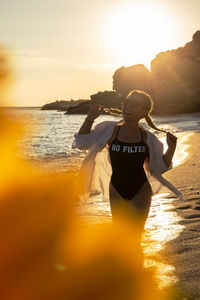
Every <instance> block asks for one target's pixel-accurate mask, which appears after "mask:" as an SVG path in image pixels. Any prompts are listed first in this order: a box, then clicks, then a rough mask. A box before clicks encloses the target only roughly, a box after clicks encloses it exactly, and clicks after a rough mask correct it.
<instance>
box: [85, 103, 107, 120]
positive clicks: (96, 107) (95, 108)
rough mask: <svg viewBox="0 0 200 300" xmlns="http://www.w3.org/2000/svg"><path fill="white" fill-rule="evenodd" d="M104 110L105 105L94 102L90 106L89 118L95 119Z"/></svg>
mask: <svg viewBox="0 0 200 300" xmlns="http://www.w3.org/2000/svg"><path fill="white" fill-rule="evenodd" d="M102 111H103V106H101V105H100V104H97V103H92V104H91V106H90V110H89V112H88V116H87V119H89V120H94V119H96V118H97V117H98V116H100V114H101V112H102Z"/></svg>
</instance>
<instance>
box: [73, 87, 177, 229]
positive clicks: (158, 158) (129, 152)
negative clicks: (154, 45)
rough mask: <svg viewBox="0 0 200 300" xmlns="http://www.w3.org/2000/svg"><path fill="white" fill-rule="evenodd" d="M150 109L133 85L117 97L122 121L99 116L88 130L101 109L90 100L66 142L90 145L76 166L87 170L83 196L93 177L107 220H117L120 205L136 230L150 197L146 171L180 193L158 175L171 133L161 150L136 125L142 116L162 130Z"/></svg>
mask: <svg viewBox="0 0 200 300" xmlns="http://www.w3.org/2000/svg"><path fill="white" fill-rule="evenodd" d="M151 110H152V99H151V97H150V95H148V94H147V93H145V92H143V91H138V90H133V91H132V92H130V93H129V94H128V96H127V97H126V98H125V99H124V100H123V102H122V116H123V120H121V121H119V122H116V121H104V122H101V123H99V124H97V125H96V126H95V128H94V129H93V130H91V127H92V124H93V122H94V120H95V119H96V118H97V117H98V116H99V115H100V114H101V112H102V111H103V107H102V106H101V105H98V104H93V105H92V106H91V108H90V111H89V113H88V116H87V117H86V119H85V121H84V123H83V124H82V126H81V128H80V130H79V132H78V134H77V133H76V134H75V140H74V142H73V145H72V147H73V148H76V147H77V148H79V149H90V152H89V154H88V155H87V157H86V159H85V161H84V163H83V165H82V168H83V169H84V168H86V170H87V171H86V174H87V175H86V176H87V179H88V181H87V183H86V185H87V187H86V193H88V195H89V191H90V189H91V186H92V183H93V181H94V178H95V179H96V177H98V179H99V182H100V187H101V190H102V191H103V194H104V196H105V195H106V188H107V189H108V195H109V200H110V206H111V212H112V219H113V220H117V218H118V216H119V213H120V209H121V210H122V207H126V213H127V216H128V215H130V216H131V218H136V219H138V221H139V223H140V225H141V229H142V230H143V228H144V225H145V222H146V219H147V217H148V213H149V209H150V205H151V197H152V189H151V185H150V183H149V181H148V179H147V175H146V172H148V171H149V172H150V174H151V175H153V176H154V177H155V178H156V179H157V180H158V181H159V182H160V183H162V184H164V185H165V186H167V187H168V188H169V189H170V190H171V191H173V192H174V193H175V194H176V195H178V196H179V197H181V194H180V192H179V191H177V190H176V188H175V187H174V186H173V185H172V184H171V183H170V182H168V181H167V180H166V179H164V178H163V177H162V175H161V174H162V173H164V172H166V171H167V170H169V169H170V168H171V167H172V158H173V155H174V151H175V149H176V141H177V138H176V137H175V136H174V135H173V134H171V133H169V132H168V133H167V137H166V138H167V145H168V149H167V151H166V152H165V153H163V144H162V143H161V142H160V141H159V140H158V138H157V137H156V136H155V135H154V134H152V133H151V132H150V131H148V130H145V129H144V128H143V127H142V126H141V125H140V124H139V121H140V120H141V119H143V118H145V120H146V122H147V124H148V125H149V126H150V127H152V128H153V129H155V130H159V131H164V130H161V129H159V128H157V127H156V126H155V124H154V123H153V121H152V119H151V117H150V115H149V114H150V112H151ZM164 132H165V131H164ZM101 153H104V156H103V157H102V155H100V154H101ZM106 154H107V155H106ZM106 157H107V159H106ZM98 160H99V164H98ZM144 165H145V169H144ZM110 166H111V167H110Z"/></svg>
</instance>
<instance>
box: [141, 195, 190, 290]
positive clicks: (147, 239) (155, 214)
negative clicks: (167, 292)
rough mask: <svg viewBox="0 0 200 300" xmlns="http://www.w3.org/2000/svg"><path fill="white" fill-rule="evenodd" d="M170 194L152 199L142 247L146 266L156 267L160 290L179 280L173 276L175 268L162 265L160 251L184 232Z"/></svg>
mask: <svg viewBox="0 0 200 300" xmlns="http://www.w3.org/2000/svg"><path fill="white" fill-rule="evenodd" d="M167 196H168V194H167V193H165V194H159V195H156V196H153V197H152V205H151V209H150V212H149V217H148V219H147V222H146V225H145V231H144V234H143V239H142V247H143V251H144V255H145V260H144V266H145V267H146V268H150V267H156V273H157V274H156V277H157V279H158V285H159V288H164V287H167V286H169V285H172V284H174V283H175V282H177V281H178V278H177V277H176V276H175V275H174V274H173V271H174V267H173V266H171V265H167V264H164V263H162V258H161V257H160V256H159V253H158V252H159V251H160V250H162V249H163V248H164V247H165V244H166V242H168V241H169V240H172V239H175V238H176V237H177V236H178V235H179V233H180V232H181V231H182V230H183V228H184V226H182V225H179V224H178V221H179V220H180V219H181V218H180V217H179V216H178V215H177V213H176V212H175V211H173V208H174V207H173V205H172V204H171V198H167Z"/></svg>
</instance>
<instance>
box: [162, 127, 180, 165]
mask: <svg viewBox="0 0 200 300" xmlns="http://www.w3.org/2000/svg"><path fill="white" fill-rule="evenodd" d="M166 139H167V145H168V149H167V151H166V152H165V154H164V155H163V160H164V162H165V164H166V166H167V167H169V166H170V165H171V163H172V158H173V156H174V152H175V149H176V143H177V137H176V136H175V135H173V134H172V133H170V132H168V133H167V137H166Z"/></svg>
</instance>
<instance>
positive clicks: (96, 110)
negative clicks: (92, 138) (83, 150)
mask: <svg viewBox="0 0 200 300" xmlns="http://www.w3.org/2000/svg"><path fill="white" fill-rule="evenodd" d="M102 111H103V107H102V106H101V105H99V104H97V103H92V105H91V107H90V110H89V112H88V116H87V118H85V121H84V122H83V124H82V126H81V128H80V129H79V132H78V134H88V133H90V130H91V127H92V124H93V122H94V120H95V119H96V118H97V117H98V116H99V115H100V114H101V112H102Z"/></svg>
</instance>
